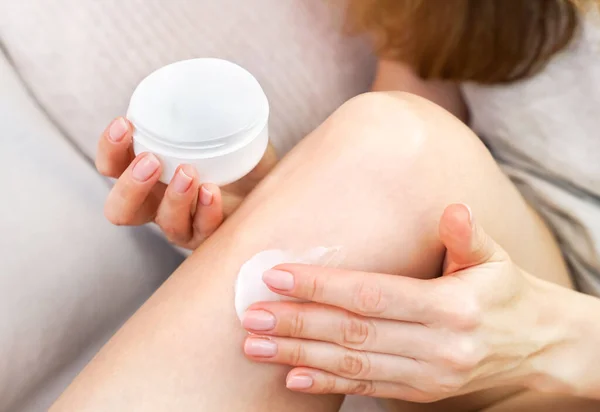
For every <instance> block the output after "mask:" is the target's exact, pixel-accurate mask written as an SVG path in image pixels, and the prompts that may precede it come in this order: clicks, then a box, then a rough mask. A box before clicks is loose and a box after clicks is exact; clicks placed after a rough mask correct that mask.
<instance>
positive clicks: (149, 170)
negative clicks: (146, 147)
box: [131, 153, 160, 182]
mask: <svg viewBox="0 0 600 412" xmlns="http://www.w3.org/2000/svg"><path fill="white" fill-rule="evenodd" d="M159 166H160V163H159V161H158V159H157V158H156V156H154V155H153V154H151V153H148V154H147V155H146V156H144V157H143V158H142V159H140V161H139V162H137V164H136V165H135V166H133V171H132V172H131V176H132V177H133V178H134V179H135V180H137V181H138V182H145V181H146V180H148V179H150V177H151V176H152V175H153V174H154V173H155V172H156V170H157V169H158V167H159Z"/></svg>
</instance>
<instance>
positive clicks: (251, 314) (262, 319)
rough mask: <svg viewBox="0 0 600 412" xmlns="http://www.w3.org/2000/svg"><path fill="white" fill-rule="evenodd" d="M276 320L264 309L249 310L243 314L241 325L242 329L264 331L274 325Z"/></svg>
mask: <svg viewBox="0 0 600 412" xmlns="http://www.w3.org/2000/svg"><path fill="white" fill-rule="evenodd" d="M276 322H277V320H276V319H275V316H273V314H272V313H270V312H267V311H266V310H249V311H248V312H246V313H245V314H244V317H243V319H242V326H243V327H244V329H250V330H256V331H266V330H271V329H273V328H274V327H275V323H276Z"/></svg>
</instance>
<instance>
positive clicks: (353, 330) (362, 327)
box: [341, 315, 374, 346]
mask: <svg viewBox="0 0 600 412" xmlns="http://www.w3.org/2000/svg"><path fill="white" fill-rule="evenodd" d="M372 331H374V326H373V323H372V322H371V321H369V320H368V319H362V318H359V317H357V316H354V315H349V316H348V317H347V318H346V319H345V320H344V321H342V342H341V343H342V345H344V346H357V345H358V346H361V345H364V344H365V342H367V340H368V339H369V337H370V336H372V335H373V334H374V332H372Z"/></svg>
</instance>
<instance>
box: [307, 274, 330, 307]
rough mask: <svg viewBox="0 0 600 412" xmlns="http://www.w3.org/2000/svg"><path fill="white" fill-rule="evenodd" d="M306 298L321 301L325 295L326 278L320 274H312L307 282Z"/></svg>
mask: <svg viewBox="0 0 600 412" xmlns="http://www.w3.org/2000/svg"><path fill="white" fill-rule="evenodd" d="M308 285H309V287H308V289H309V290H308V291H307V292H308V293H307V295H308V300H312V301H317V302H318V301H321V300H322V299H323V296H325V290H326V289H325V288H326V280H325V278H324V277H322V276H314V275H313V276H312V277H311V279H310V281H309V282H308Z"/></svg>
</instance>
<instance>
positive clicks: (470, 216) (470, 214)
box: [461, 203, 473, 226]
mask: <svg viewBox="0 0 600 412" xmlns="http://www.w3.org/2000/svg"><path fill="white" fill-rule="evenodd" d="M461 205H463V206H464V207H465V208H466V209H467V212H469V224H470V225H471V226H473V211H472V210H471V207H470V206H469V205H468V204H466V203H461Z"/></svg>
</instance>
